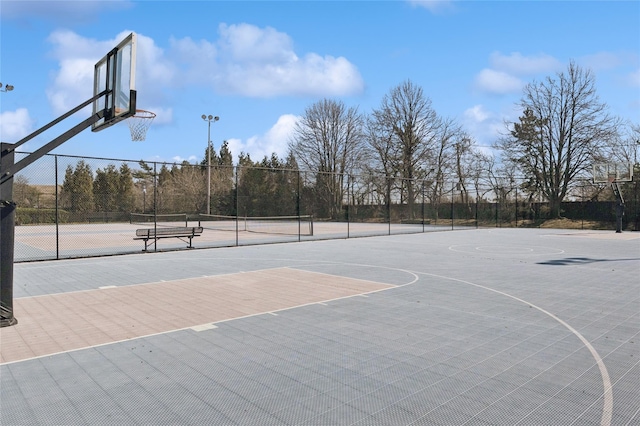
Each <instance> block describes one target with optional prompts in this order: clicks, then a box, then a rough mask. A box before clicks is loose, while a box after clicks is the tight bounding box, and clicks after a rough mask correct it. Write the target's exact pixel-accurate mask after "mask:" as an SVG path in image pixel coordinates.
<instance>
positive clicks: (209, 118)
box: [202, 114, 220, 214]
mask: <svg viewBox="0 0 640 426" xmlns="http://www.w3.org/2000/svg"><path fill="white" fill-rule="evenodd" d="M202 119H203V120H204V121H206V122H207V123H208V130H207V214H211V150H212V149H213V147H212V144H211V122H212V121H218V120H220V117H218V116H217V115H216V116H213V115H211V114H209V115H205V114H202Z"/></svg>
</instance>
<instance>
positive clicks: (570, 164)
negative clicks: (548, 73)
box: [496, 62, 619, 217]
mask: <svg viewBox="0 0 640 426" xmlns="http://www.w3.org/2000/svg"><path fill="white" fill-rule="evenodd" d="M520 106H521V107H522V110H523V111H524V114H523V116H522V117H520V122H519V123H513V125H511V124H508V125H507V129H508V132H509V134H508V135H507V136H506V137H503V138H501V139H500V140H499V141H498V142H497V143H496V147H497V148H498V149H501V150H502V152H503V154H504V159H505V160H506V162H510V163H512V164H513V165H515V166H516V167H517V169H518V170H519V171H520V172H521V173H522V174H523V175H524V177H525V178H529V179H530V181H531V185H530V186H531V188H529V190H532V189H535V190H539V191H540V192H541V193H542V194H543V195H544V196H545V198H546V199H547V200H548V201H549V207H550V213H551V215H552V216H553V217H560V203H561V202H562V201H563V199H564V198H565V196H566V195H567V193H568V191H569V189H570V186H571V184H572V183H573V181H574V180H575V179H576V178H577V177H579V176H580V175H584V174H586V173H588V172H589V171H590V170H591V164H592V163H593V162H594V161H601V154H602V148H603V146H604V145H605V144H607V143H609V141H610V140H611V139H612V138H614V137H615V136H616V135H617V132H618V127H619V120H618V119H616V118H613V117H611V116H610V115H609V114H608V113H607V106H606V104H604V103H601V102H600V101H599V99H598V96H597V94H596V88H595V77H594V76H593V74H592V73H591V71H589V70H585V69H583V68H581V67H579V66H578V65H576V64H575V63H574V62H571V63H570V64H569V66H568V68H567V70H566V71H565V72H563V73H558V74H557V75H556V78H552V77H547V78H546V80H545V81H543V82H533V83H530V84H528V85H527V86H526V87H525V88H524V96H523V98H522V99H521V101H520Z"/></svg>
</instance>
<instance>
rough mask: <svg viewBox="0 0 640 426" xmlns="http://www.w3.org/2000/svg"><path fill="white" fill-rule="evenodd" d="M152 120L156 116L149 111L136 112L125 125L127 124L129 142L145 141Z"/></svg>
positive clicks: (140, 110)
mask: <svg viewBox="0 0 640 426" xmlns="http://www.w3.org/2000/svg"><path fill="white" fill-rule="evenodd" d="M154 118H156V114H155V113H153V112H151V111H145V110H143V109H138V110H136V113H135V115H133V116H131V117H129V119H127V124H129V130H130V131H131V140H132V141H134V142H140V141H143V140H145V138H146V137H147V130H149V127H151V123H152V122H153V119H154Z"/></svg>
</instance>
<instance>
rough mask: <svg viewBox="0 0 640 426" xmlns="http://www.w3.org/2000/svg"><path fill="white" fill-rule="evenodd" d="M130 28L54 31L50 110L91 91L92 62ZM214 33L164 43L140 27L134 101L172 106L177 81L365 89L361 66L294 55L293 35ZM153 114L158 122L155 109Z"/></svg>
mask: <svg viewBox="0 0 640 426" xmlns="http://www.w3.org/2000/svg"><path fill="white" fill-rule="evenodd" d="M129 33H130V31H123V32H121V33H120V34H118V35H117V36H116V37H114V38H113V39H108V40H95V39H90V38H86V37H82V36H81V35H78V34H76V33H74V32H72V31H69V30H60V31H55V32H53V33H51V35H50V36H49V39H48V41H49V42H50V43H51V45H52V49H51V52H50V54H51V56H53V57H54V58H55V59H56V60H57V61H58V69H57V70H56V72H55V73H54V74H53V78H52V83H51V86H50V87H49V88H48V89H47V96H48V98H49V102H50V104H51V106H52V108H53V110H54V113H55V114H58V115H60V114H64V113H66V112H67V111H69V110H71V109H72V108H75V107H76V106H77V105H79V104H81V103H82V102H84V101H86V100H87V99H89V98H90V97H91V96H92V93H93V73H94V65H95V63H96V62H97V61H98V60H99V59H100V58H102V57H103V56H104V55H105V54H106V53H107V52H108V51H110V50H111V49H112V48H113V47H114V46H116V45H117V44H118V43H119V42H120V41H121V40H123V39H124V38H125V37H126V36H127V35H128V34H129ZM219 34H220V38H219V40H217V41H215V42H209V41H206V40H201V41H198V42H196V41H194V40H192V39H190V38H183V39H179V40H176V39H171V40H169V49H168V50H167V51H165V50H164V49H162V48H160V47H159V46H158V45H157V44H156V42H155V41H154V40H153V39H151V38H150V37H147V36H144V35H142V34H138V38H137V40H138V46H137V61H136V90H137V91H138V99H140V100H142V99H144V102H145V103H144V104H142V103H139V105H138V108H141V109H147V110H150V109H151V108H152V107H150V105H155V106H154V107H153V108H155V111H156V112H157V111H167V110H170V109H169V108H168V107H166V106H164V105H167V104H168V103H170V102H171V101H170V100H169V99H168V98H169V97H170V96H172V95H174V94H175V89H176V88H184V87H187V86H209V87H212V88H214V89H215V90H216V91H218V92H220V93H225V94H234V95H241V96H249V97H270V96H341V95H350V94H355V93H360V92H361V91H362V90H363V89H364V82H363V80H362V77H361V75H360V73H359V71H358V69H357V68H356V67H355V66H354V65H353V64H352V63H350V62H349V61H348V60H347V59H345V58H343V57H333V56H329V55H326V56H320V55H319V54H316V53H308V54H306V55H305V56H304V57H302V58H301V57H298V56H297V55H296V54H295V52H294V51H293V41H292V40H291V38H290V37H289V36H288V35H287V34H285V33H281V32H278V31H276V30H275V29H273V28H269V27H267V28H258V27H256V26H253V25H248V24H239V25H225V24H222V25H221V26H220V29H219ZM141 76H144V78H142V77H141ZM87 111H88V110H87ZM165 117H166V115H165ZM158 122H163V120H162V119H160V115H159V116H158Z"/></svg>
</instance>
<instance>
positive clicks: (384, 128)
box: [368, 80, 442, 212]
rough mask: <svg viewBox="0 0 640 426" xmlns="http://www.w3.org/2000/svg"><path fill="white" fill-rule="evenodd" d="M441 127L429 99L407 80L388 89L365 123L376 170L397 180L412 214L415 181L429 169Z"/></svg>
mask: <svg viewBox="0 0 640 426" xmlns="http://www.w3.org/2000/svg"><path fill="white" fill-rule="evenodd" d="M441 124H442V120H441V119H440V118H439V117H438V115H437V114H436V112H435V110H434V109H433V107H432V106H431V100H430V99H429V98H428V97H426V96H425V95H424V93H423V91H422V88H421V87H419V86H416V85H415V84H413V83H412V82H411V81H410V80H407V81H405V82H404V83H402V84H400V85H398V86H396V87H394V88H393V89H391V91H390V92H389V94H387V95H385V96H384V98H383V99H382V102H381V104H380V108H379V109H375V110H373V112H372V114H371V118H370V120H369V122H368V129H369V135H370V150H371V152H373V153H374V157H375V160H376V165H377V170H376V171H378V172H383V173H385V175H386V176H387V177H389V178H391V177H398V178H400V179H399V182H402V186H403V188H401V190H402V194H406V195H404V196H403V198H405V199H406V200H407V203H408V204H409V212H413V208H412V205H413V203H414V201H415V199H416V195H417V194H419V190H418V188H417V184H416V181H417V180H420V179H424V178H425V177H426V176H427V174H428V173H429V170H431V169H433V167H429V165H428V163H429V159H430V157H431V156H432V155H433V153H432V150H433V148H434V146H435V144H436V143H437V138H438V135H439V131H440V129H441Z"/></svg>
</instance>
